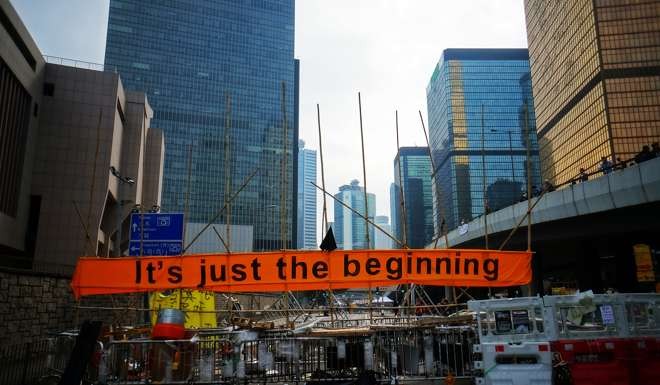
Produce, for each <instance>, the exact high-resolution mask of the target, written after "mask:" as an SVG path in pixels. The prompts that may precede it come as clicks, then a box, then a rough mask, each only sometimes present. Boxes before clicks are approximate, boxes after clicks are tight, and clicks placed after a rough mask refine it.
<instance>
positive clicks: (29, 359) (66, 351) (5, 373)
mask: <svg viewBox="0 0 660 385" xmlns="http://www.w3.org/2000/svg"><path fill="white" fill-rule="evenodd" d="M74 344H75V337H72V336H71V337H70V336H59V337H54V338H49V339H46V340H41V341H36V342H30V343H25V344H19V345H10V346H4V347H0V385H32V384H35V383H38V382H39V380H40V379H42V378H43V377H44V376H47V375H48V374H50V373H62V372H63V371H64V368H65V367H66V363H67V359H68V358H69V356H70V354H71V351H72V350H73V346H74Z"/></svg>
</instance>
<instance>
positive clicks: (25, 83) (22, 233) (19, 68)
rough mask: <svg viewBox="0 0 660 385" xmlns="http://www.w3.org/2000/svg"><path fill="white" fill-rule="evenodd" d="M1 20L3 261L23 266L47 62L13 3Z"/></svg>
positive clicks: (0, 5)
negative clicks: (34, 158)
mask: <svg viewBox="0 0 660 385" xmlns="http://www.w3.org/2000/svg"><path fill="white" fill-rule="evenodd" d="M0 21H1V23H0V106H2V108H0V259H1V260H2V261H3V262H4V264H5V265H10V266H18V267H24V266H25V261H24V260H23V258H21V256H22V255H23V254H24V253H25V238H26V228H27V225H28V218H29V212H30V185H31V178H32V159H33V157H34V146H35V142H36V141H35V138H36V133H37V126H38V124H39V119H38V117H39V109H40V104H41V93H42V88H43V80H42V79H43V70H44V66H45V62H44V59H43V58H42V57H41V53H40V52H39V49H38V48H37V45H36V44H35V43H34V41H33V40H32V39H31V38H30V34H29V33H28V31H27V30H26V29H25V26H24V25H23V23H21V22H20V19H19V18H18V15H17V14H16V12H15V11H14V8H12V6H11V5H10V4H9V0H0Z"/></svg>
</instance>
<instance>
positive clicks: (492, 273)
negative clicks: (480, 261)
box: [484, 258, 500, 281]
mask: <svg viewBox="0 0 660 385" xmlns="http://www.w3.org/2000/svg"><path fill="white" fill-rule="evenodd" d="M499 267H500V261H499V260H498V259H496V258H486V259H485V260H484V278H486V279H487V280H489V281H497V278H498V277H499Z"/></svg>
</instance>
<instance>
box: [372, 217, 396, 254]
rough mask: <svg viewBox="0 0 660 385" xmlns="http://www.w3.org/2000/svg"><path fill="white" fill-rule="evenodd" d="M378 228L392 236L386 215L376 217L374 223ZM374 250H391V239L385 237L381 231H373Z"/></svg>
mask: <svg viewBox="0 0 660 385" xmlns="http://www.w3.org/2000/svg"><path fill="white" fill-rule="evenodd" d="M375 223H376V224H377V225H378V227H380V228H381V229H383V230H385V231H387V232H388V233H390V234H392V226H390V218H388V217H387V215H376V222H375ZM374 248H375V249H377V250H382V249H391V248H392V239H390V237H388V236H387V235H385V234H384V233H383V232H382V231H380V230H378V229H375V230H374Z"/></svg>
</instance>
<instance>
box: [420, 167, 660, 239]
mask: <svg viewBox="0 0 660 385" xmlns="http://www.w3.org/2000/svg"><path fill="white" fill-rule="evenodd" d="M537 200H540V201H539V202H538V203H536V206H535V207H534V209H533V211H532V224H533V225H536V224H541V223H545V222H553V221H560V220H562V219H569V218H573V217H579V216H586V215H590V214H596V213H602V212H607V211H610V210H615V209H622V208H626V207H632V206H638V205H644V204H648V203H656V202H660V158H656V159H653V160H651V161H648V162H644V163H641V164H638V165H634V166H632V167H628V168H626V169H623V170H619V171H616V172H613V173H610V174H607V175H604V176H602V177H599V178H596V179H592V180H589V181H587V182H583V183H578V184H575V185H571V186H568V187H566V188H564V189H561V190H558V191H553V192H550V193H546V194H544V195H543V196H542V197H541V198H532V202H536V201H537ZM532 204H534V203H532ZM526 212H527V201H525V202H520V203H517V204H515V205H512V206H509V207H506V208H504V209H502V210H499V211H496V212H494V213H491V214H489V215H488V233H489V235H491V236H492V235H495V234H497V233H500V232H505V231H507V230H511V229H513V228H514V227H515V226H516V225H517V224H518V223H519V222H520V220H521V218H523V216H524V215H525V213H526ZM526 223H527V222H526V220H525V221H524V222H523V225H525V224H526ZM519 231H525V229H524V228H523V229H521V230H519ZM484 235H485V231H484V217H483V216H481V217H479V218H477V219H475V220H473V221H471V222H468V223H466V227H465V228H464V229H463V230H461V229H460V228H457V229H454V230H452V231H450V232H449V233H448V234H447V240H448V241H449V247H459V246H461V245H463V244H465V243H467V242H469V241H471V240H474V239H478V238H483V237H484ZM432 246H433V244H429V245H427V248H429V247H432ZM438 247H439V248H443V247H447V245H446V244H445V241H444V238H440V240H439V241H438Z"/></svg>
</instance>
